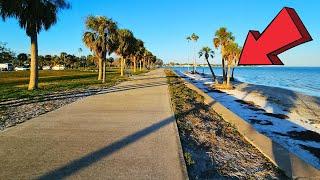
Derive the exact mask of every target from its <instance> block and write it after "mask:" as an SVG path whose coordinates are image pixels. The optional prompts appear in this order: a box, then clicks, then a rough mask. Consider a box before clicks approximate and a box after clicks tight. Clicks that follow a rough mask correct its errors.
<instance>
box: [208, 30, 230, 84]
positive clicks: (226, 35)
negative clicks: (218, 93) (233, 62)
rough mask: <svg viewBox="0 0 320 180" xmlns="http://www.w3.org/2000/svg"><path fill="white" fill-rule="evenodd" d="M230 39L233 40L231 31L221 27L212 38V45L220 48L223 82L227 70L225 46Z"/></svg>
mask: <svg viewBox="0 0 320 180" xmlns="http://www.w3.org/2000/svg"><path fill="white" fill-rule="evenodd" d="M230 41H234V36H233V35H232V33H231V32H228V30H227V28H225V27H221V28H219V29H218V30H217V31H216V32H215V37H214V38H213V45H214V47H215V48H216V49H217V48H219V47H220V48H221V55H222V58H221V63H222V76H223V82H224V83H225V82H226V80H227V74H226V73H227V72H226V70H225V47H226V46H227V44H228V43H229V42H230Z"/></svg>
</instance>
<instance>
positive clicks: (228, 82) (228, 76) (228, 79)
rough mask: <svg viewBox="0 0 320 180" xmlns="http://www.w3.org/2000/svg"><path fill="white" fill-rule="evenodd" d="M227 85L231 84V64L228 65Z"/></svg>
mask: <svg viewBox="0 0 320 180" xmlns="http://www.w3.org/2000/svg"><path fill="white" fill-rule="evenodd" d="M227 86H228V87H229V86H230V65H228V74H227Z"/></svg>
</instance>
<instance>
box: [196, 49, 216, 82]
mask: <svg viewBox="0 0 320 180" xmlns="http://www.w3.org/2000/svg"><path fill="white" fill-rule="evenodd" d="M201 56H204V58H205V59H206V61H207V63H208V65H209V68H210V71H211V74H212V76H213V80H214V81H215V80H216V75H215V74H214V72H213V70H212V67H211V64H210V62H209V57H211V58H213V57H214V51H213V50H211V49H210V48H209V47H207V46H206V47H203V48H202V49H201V50H200V52H199V58H200V57H201Z"/></svg>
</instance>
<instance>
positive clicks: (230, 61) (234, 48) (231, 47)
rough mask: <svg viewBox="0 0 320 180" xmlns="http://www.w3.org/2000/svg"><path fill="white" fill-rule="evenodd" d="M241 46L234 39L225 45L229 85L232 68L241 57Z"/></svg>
mask: <svg viewBox="0 0 320 180" xmlns="http://www.w3.org/2000/svg"><path fill="white" fill-rule="evenodd" d="M240 54H241V48H240V47H239V45H238V44H237V43H235V42H233V41H230V42H229V43H228V44H227V45H226V47H225V56H226V59H227V66H228V73H227V86H228V87H230V68H231V66H232V67H234V66H235V65H236V63H237V61H238V60H239V58H240Z"/></svg>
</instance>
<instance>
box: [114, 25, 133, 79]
mask: <svg viewBox="0 0 320 180" xmlns="http://www.w3.org/2000/svg"><path fill="white" fill-rule="evenodd" d="M117 34H118V36H117V49H116V51H115V52H116V54H117V55H119V56H120V73H121V76H123V75H124V66H125V63H126V62H125V59H126V58H128V57H129V56H130V55H131V54H132V52H133V50H134V45H135V39H134V36H133V33H132V32H131V31H130V30H128V29H119V30H118V33H117Z"/></svg>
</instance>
